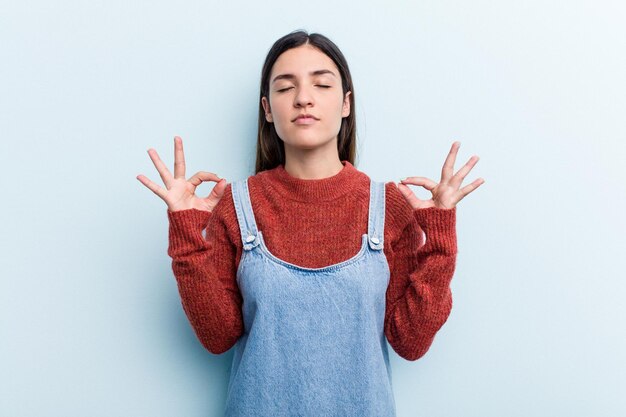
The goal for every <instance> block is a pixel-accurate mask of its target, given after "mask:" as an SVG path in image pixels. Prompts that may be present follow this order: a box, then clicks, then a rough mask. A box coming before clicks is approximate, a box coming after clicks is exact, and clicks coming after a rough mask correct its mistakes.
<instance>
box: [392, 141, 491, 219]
mask: <svg viewBox="0 0 626 417" xmlns="http://www.w3.org/2000/svg"><path fill="white" fill-rule="evenodd" d="M460 146H461V143H460V142H458V141H457V142H454V143H453V144H452V148H450V153H448V157H447V158H446V161H445V163H444V164H443V169H442V171H441V182H439V183H436V182H435V181H433V180H431V179H428V178H426V177H408V178H405V179H404V180H402V181H400V184H399V185H398V189H399V190H400V192H401V193H402V195H404V198H406V200H407V201H408V202H409V204H410V205H411V207H413V209H418V208H428V207H438V208H443V209H452V208H454V207H456V204H457V203H458V202H459V201H461V200H462V199H463V198H464V197H465V196H466V195H468V194H469V193H471V192H472V191H474V190H475V189H476V188H478V187H479V186H480V185H481V184H482V183H484V182H485V180H484V179H482V178H479V179H477V180H475V181H474V182H472V183H471V184H469V185H466V186H465V187H463V188H461V189H460V190H459V187H460V186H461V183H462V182H463V179H464V178H465V176H466V175H467V174H468V173H469V172H470V170H471V169H472V168H473V167H474V165H476V162H478V159H479V158H478V156H476V155H475V156H472V157H471V158H470V160H469V161H468V162H467V163H466V164H465V165H464V166H463V167H462V168H461V169H459V171H458V172H457V173H456V174H454V175H453V170H454V161H455V159H456V154H457V152H458V150H459V147H460ZM407 184H412V185H421V186H422V187H424V188H426V189H427V190H429V191H430V192H431V193H432V195H433V197H432V198H431V199H430V200H420V199H419V198H417V197H416V196H415V194H413V191H411V189H410V188H409V187H408V186H407Z"/></svg>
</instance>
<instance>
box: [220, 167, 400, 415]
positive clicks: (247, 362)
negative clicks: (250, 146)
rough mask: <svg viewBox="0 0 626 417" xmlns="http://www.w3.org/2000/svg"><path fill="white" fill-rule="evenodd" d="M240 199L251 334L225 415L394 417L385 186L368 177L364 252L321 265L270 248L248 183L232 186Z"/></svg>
mask: <svg viewBox="0 0 626 417" xmlns="http://www.w3.org/2000/svg"><path fill="white" fill-rule="evenodd" d="M232 195H233V200H234V203H235V210H236V213H237V220H238V222H239V228H240V231H241V239H242V241H243V253H242V255H241V260H240V262H239V266H238V269H237V283H238V285H239V289H240V291H241V293H242V296H243V306H242V313H243V321H244V328H245V330H244V333H243V334H242V336H241V337H240V338H239V340H238V341H237V343H236V345H235V350H234V356H233V363H232V367H231V374H230V380H229V383H228V393H227V399H226V409H225V414H226V416H227V417H235V416H237V417H239V416H245V417H251V416H264V417H280V416H307V417H308V416H315V417H322V416H342V417H344V416H355V417H356V416H358V417H368V416H372V417H374V416H375V417H387V416H389V417H394V416H395V415H396V407H395V400H394V395H393V388H392V382H391V367H390V364H389V353H388V350H387V342H386V339H385V334H384V318H385V294H386V290H387V285H388V284H389V277H390V271H389V265H388V263H387V258H386V256H385V254H384V253H383V243H384V242H383V237H384V225H385V184H384V183H382V182H377V181H372V180H371V179H370V200H369V215H368V226H367V233H366V234H363V235H362V237H361V249H360V251H359V252H358V253H357V254H356V255H354V256H353V257H352V258H350V259H348V260H345V261H343V262H340V263H337V264H334V265H329V266H326V267H322V268H305V267H301V266H298V265H294V264H291V263H289V262H286V261H284V260H282V259H279V258H277V257H276V256H274V255H273V254H272V253H271V252H270V251H269V250H268V248H267V246H266V245H265V240H264V239H265V238H264V236H263V233H262V232H261V231H260V230H258V229H257V225H256V221H255V218H254V213H253V211H252V204H251V202H250V194H249V191H248V182H247V179H246V180H240V181H236V182H233V183H232ZM336 238H337V239H342V237H340V236H337V237H336Z"/></svg>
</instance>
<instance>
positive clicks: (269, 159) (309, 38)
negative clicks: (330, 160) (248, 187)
mask: <svg viewBox="0 0 626 417" xmlns="http://www.w3.org/2000/svg"><path fill="white" fill-rule="evenodd" d="M304 44H309V45H311V46H314V47H315V48H317V49H319V50H320V52H323V53H324V54H326V55H327V56H328V57H329V58H330V59H332V60H333V62H334V63H335V65H337V68H338V69H339V74H341V85H342V88H343V97H344V99H345V96H346V93H347V92H348V91H351V93H350V95H349V96H348V99H349V100H350V114H349V115H348V116H346V117H344V118H343V119H342V120H341V128H340V129H339V134H338V136H337V150H338V151H339V159H340V160H341V161H344V160H347V161H349V162H350V163H351V164H352V165H355V158H356V118H355V114H356V112H355V107H354V87H353V85H352V76H351V75H350V69H349V68H348V63H347V62H346V59H345V57H344V56H343V54H342V53H341V51H340V50H339V48H338V47H337V45H335V44H334V43H333V42H332V41H331V40H330V39H328V38H327V37H326V36H324V35H322V34H319V33H311V34H309V33H307V32H306V31H304V30H296V31H294V32H291V33H289V34H287V35H285V36H283V37H282V38H280V39H278V40H277V41H276V42H274V45H273V46H272V48H271V49H270V50H269V52H268V53H267V57H266V58H265V63H264V64H263V69H262V71H261V88H260V94H259V131H258V136H257V152H256V168H255V174H258V173H259V172H261V171H265V170H268V169H272V168H275V167H277V166H278V165H281V164H283V165H284V164H285V144H284V143H283V141H282V140H281V139H280V137H278V134H277V133H276V129H275V127H274V123H269V122H268V121H267V120H265V111H264V109H263V104H262V103H261V98H262V97H263V96H265V97H267V99H268V100H269V81H270V75H271V72H272V67H273V66H274V63H275V62H276V60H277V59H278V57H279V56H280V55H281V54H282V53H283V52H285V51H287V50H289V49H292V48H297V47H298V46H301V45H304Z"/></svg>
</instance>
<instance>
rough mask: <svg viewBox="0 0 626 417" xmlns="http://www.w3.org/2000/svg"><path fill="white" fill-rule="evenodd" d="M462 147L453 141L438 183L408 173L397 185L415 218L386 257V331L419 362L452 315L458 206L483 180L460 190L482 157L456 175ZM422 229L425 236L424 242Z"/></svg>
mask: <svg viewBox="0 0 626 417" xmlns="http://www.w3.org/2000/svg"><path fill="white" fill-rule="evenodd" d="M460 146H461V144H460V142H458V141H457V142H454V143H453V144H452V147H451V148H450V152H449V153H448V155H447V157H446V160H445V162H444V164H443V168H442V170H441V181H440V182H438V183H437V182H435V181H433V180H431V179H429V178H426V177H408V178H406V179H404V180H402V181H401V183H400V184H399V185H398V190H399V191H400V193H401V194H402V195H403V196H404V198H405V200H406V202H408V203H409V206H410V207H411V208H412V209H413V214H414V219H411V221H409V222H407V223H408V224H407V225H406V227H405V228H404V229H403V233H402V236H401V237H400V239H399V240H398V242H397V243H396V244H395V245H392V246H395V247H393V248H391V250H390V252H391V253H390V255H388V258H389V259H392V262H391V264H390V272H391V277H390V285H389V288H388V290H387V310H386V312H385V334H386V336H387V339H388V340H389V343H390V344H391V346H392V347H393V348H394V350H395V351H396V352H397V353H398V354H399V355H400V356H402V357H403V358H405V359H408V360H417V359H419V358H420V357H422V356H424V354H426V352H427V351H428V349H429V347H430V345H431V344H432V342H433V340H434V337H435V334H436V333H437V331H438V330H439V329H440V328H441V326H443V324H444V323H445V322H446V320H447V319H448V316H449V315H450V311H451V309H452V292H451V291H450V281H451V280H452V275H453V274H454V269H455V266H456V254H457V245H456V205H457V203H458V202H459V201H461V200H462V199H463V198H464V197H466V196H467V195H468V194H469V193H471V192H472V191H474V190H476V189H477V188H478V187H479V186H480V185H482V184H483V183H484V182H485V181H484V180H483V179H482V178H479V179H477V180H475V181H473V182H472V183H471V184H469V185H466V186H465V187H463V188H460V187H461V183H462V182H463V179H464V178H465V177H466V176H467V174H468V173H469V172H470V170H471V169H472V168H473V167H474V165H476V163H477V162H478V159H479V158H478V156H472V157H471V158H470V160H469V161H468V162H467V163H466V164H465V165H464V166H463V167H461V169H459V171H458V172H457V173H456V174H454V162H455V159H456V155H457V153H458V150H459V147H460ZM407 185H419V186H422V187H424V188H425V189H427V190H428V191H430V192H431V194H432V198H431V199H429V200H420V199H419V198H417V197H416V196H415V194H413V192H412V191H411V189H410V188H409V187H408V186H407ZM418 226H419V227H418ZM418 229H422V230H423V231H424V233H425V234H426V244H424V245H422V243H423V242H422V235H421V231H419V230H418ZM388 251H389V250H388ZM391 265H393V267H392V266H391ZM392 268H393V269H392Z"/></svg>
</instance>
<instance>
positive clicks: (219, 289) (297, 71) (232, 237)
mask: <svg viewBox="0 0 626 417" xmlns="http://www.w3.org/2000/svg"><path fill="white" fill-rule="evenodd" d="M355 129H356V121H355V112H354V88H353V85H352V79H351V76H350V71H349V69H348V65H347V63H346V60H345V58H344V56H343V54H342V53H341V52H340V50H339V49H338V48H337V46H336V45H335V44H334V43H333V42H332V41H330V40H329V39H328V38H326V37H325V36H323V35H321V34H316V33H313V34H308V33H306V32H304V31H296V32H292V33H290V34H288V35H286V36H284V37H282V38H281V39H279V40H278V41H276V43H275V44H274V45H273V47H272V48H271V50H270V51H269V53H268V55H267V58H266V61H265V64H264V66H263V70H262V76H261V91H260V100H259V131H258V142H257V159H256V172H255V175H253V176H250V177H248V178H247V179H243V180H239V181H235V182H234V183H228V182H227V181H226V180H225V179H224V178H220V177H219V176H218V175H216V174H214V173H211V172H204V171H201V172H198V173H196V174H195V175H193V176H192V177H191V178H189V179H188V180H186V179H185V160H184V154H183V145H182V140H181V139H180V138H179V137H175V138H174V150H175V163H174V176H172V174H171V173H170V172H169V171H168V169H167V168H166V167H165V165H164V164H163V162H162V161H161V160H160V158H159V156H158V155H157V153H156V151H155V150H153V149H149V150H148V153H149V155H150V158H151V159H152V161H153V162H154V165H155V166H156V168H157V170H158V172H159V174H160V176H161V178H162V179H163V182H164V183H165V186H166V189H164V188H162V187H160V186H158V185H157V184H155V183H153V182H152V181H150V180H149V179H147V178H146V177H144V176H142V175H139V176H138V177H137V179H139V181H141V182H142V183H143V184H144V185H145V186H146V187H148V188H149V189H150V190H152V191H153V192H154V193H155V194H157V195H158V196H159V197H161V198H162V199H163V200H164V201H165V202H166V204H167V206H168V210H167V216H168V219H169V233H170V241H169V248H168V255H169V256H171V257H172V268H173V271H174V275H175V277H176V280H177V283H178V288H179V292H180V296H181V300H182V306H183V308H184V311H185V313H186V314H187V316H188V318H189V321H190V322H191V325H192V326H193V329H194V331H195V333H196V335H197V336H198V339H199V340H200V342H201V343H202V345H203V346H204V347H205V348H206V349H207V350H209V351H210V352H212V353H215V354H219V353H223V352H226V351H227V350H229V349H230V348H231V347H233V346H235V351H234V357H233V364H232V369H231V375H230V381H229V386H228V395H227V404H226V415H227V416H251V415H261V416H287V415H298V416H322V415H323V416H359V417H363V416H377V417H380V416H394V415H395V401H394V396H393V391H392V386H391V368H390V366H389V357H388V350H387V345H386V341H389V344H390V345H391V346H392V347H393V349H394V350H395V351H396V352H397V353H398V354H399V355H400V356H401V357H403V358H405V359H407V360H416V359H418V358H420V357H422V356H423V355H424V354H425V353H426V351H427V350H428V349H429V347H430V345H431V344H432V342H433V340H434V337H435V334H436V333H437V331H438V330H439V329H440V328H441V327H442V326H443V324H444V323H445V322H446V320H447V318H448V316H449V314H450V310H451V307H452V295H451V291H450V281H451V279H452V276H453V273H454V270H455V261H456V253H457V247H456V231H455V219H456V204H457V203H458V202H459V201H460V200H461V199H462V198H464V197H465V196H466V195H467V194H469V193H470V192H472V191H473V190H474V189H476V188H477V187H478V186H479V185H480V184H482V182H483V180H482V179H479V180H476V181H474V182H473V183H472V184H470V185H467V186H465V187H463V188H462V189H459V187H460V185H461V183H462V181H463V179H464V178H465V176H466V175H467V174H468V173H469V171H470V170H471V169H472V167H473V166H474V165H475V164H476V162H477V161H478V157H472V158H471V159H470V160H469V162H468V163H467V164H466V165H465V166H463V168H461V169H460V170H459V171H458V172H457V173H456V174H453V168H454V162H455V158H456V154H457V151H458V148H459V143H458V142H455V143H454V144H453V145H452V148H451V150H450V153H449V154H448V156H447V158H446V161H445V164H444V166H443V171H442V177H441V181H440V182H439V183H436V182H434V181H432V180H430V179H428V178H424V177H409V178H407V179H405V180H403V181H401V184H399V185H396V184H395V183H394V182H388V183H383V182H377V181H373V180H371V179H370V178H369V177H368V176H367V175H366V174H365V173H363V172H361V171H359V170H358V169H356V167H355V166H354V159H355V145H356V132H355ZM203 181H213V182H216V183H217V184H216V185H215V186H214V187H213V189H212V191H211V193H210V195H209V196H208V197H206V198H200V197H197V196H196V195H195V189H196V187H197V186H198V185H200V184H201V183H202V182H203ZM408 184H411V185H418V186H422V187H424V188H426V189H427V190H429V191H430V192H431V193H432V195H433V197H432V199H430V200H420V199H418V198H417V197H416V196H415V195H414V194H413V192H412V191H411V190H410V189H409V187H408V186H407V185H408ZM203 231H206V236H204V235H203V234H202V232H203ZM424 234H425V240H424Z"/></svg>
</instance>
